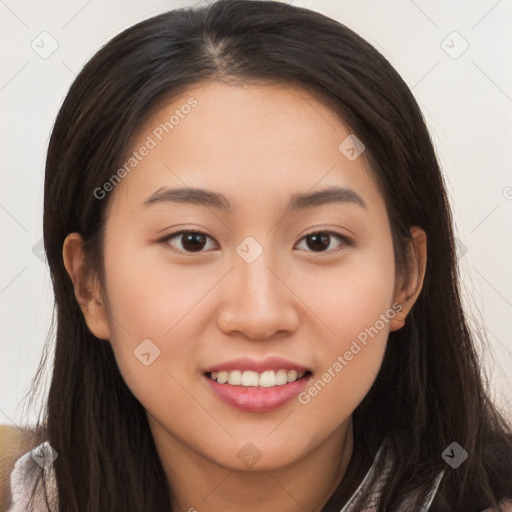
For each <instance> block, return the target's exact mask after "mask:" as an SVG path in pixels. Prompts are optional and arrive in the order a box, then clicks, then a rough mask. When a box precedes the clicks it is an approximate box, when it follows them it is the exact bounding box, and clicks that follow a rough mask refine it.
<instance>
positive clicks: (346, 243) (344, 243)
mask: <svg viewBox="0 0 512 512" xmlns="http://www.w3.org/2000/svg"><path fill="white" fill-rule="evenodd" d="M185 234H194V235H203V236H206V237H207V238H209V239H210V240H213V238H212V237H211V236H209V235H207V234H206V233H203V232H201V231H193V230H181V231H176V232H174V233H170V234H169V235H167V236H165V237H164V238H162V239H161V240H158V242H159V243H163V244H165V245H166V246H167V247H168V248H170V250H171V251H174V252H178V253H184V254H190V255H193V254H203V253H204V252H207V251H202V250H201V251H197V252H193V251H183V250H181V249H174V248H172V247H171V246H170V244H169V241H170V240H172V239H173V238H178V237H179V236H180V235H185ZM312 235H329V236H333V237H336V238H338V239H339V240H341V242H342V244H341V245H342V247H341V248H340V249H336V250H331V251H319V252H315V251H307V252H312V253H313V254H318V255H322V254H329V255H332V254H337V253H340V252H342V251H344V250H345V249H346V247H349V246H351V245H353V244H352V240H350V239H349V238H347V237H346V236H344V235H342V234H340V233H337V232H336V231H330V230H323V231H313V232H311V233H307V234H305V235H304V236H303V237H302V238H301V239H300V241H299V242H301V241H302V240H304V239H305V238H307V237H308V236H312Z"/></svg>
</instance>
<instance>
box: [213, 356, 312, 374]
mask: <svg viewBox="0 0 512 512" xmlns="http://www.w3.org/2000/svg"><path fill="white" fill-rule="evenodd" d="M231 370H241V371H245V370H248V371H253V372H258V373H262V372H265V371H269V370H274V371H277V370H288V371H290V370H295V371H296V372H297V373H301V372H306V371H307V370H308V369H307V368H306V367H305V366H302V365H300V364H296V363H293V362H292V361H289V360H288V359H284V358H282V357H277V356H272V357H267V358H265V359H253V358H250V357H239V358H236V359H231V360H230V361H225V362H224V363H220V364H216V365H214V366H210V367H209V368H206V370H205V373H211V372H221V371H231Z"/></svg>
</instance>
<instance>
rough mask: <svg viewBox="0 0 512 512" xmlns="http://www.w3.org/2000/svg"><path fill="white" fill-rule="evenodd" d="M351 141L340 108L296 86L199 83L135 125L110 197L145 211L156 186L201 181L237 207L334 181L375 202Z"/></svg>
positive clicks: (371, 185) (361, 160)
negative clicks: (349, 146) (336, 109)
mask: <svg viewBox="0 0 512 512" xmlns="http://www.w3.org/2000/svg"><path fill="white" fill-rule="evenodd" d="M350 137H353V135H352V134H351V132H350V129H349V127H348V126H346V124H345V123H344V122H343V121H342V120H341V119H340V118H339V116H338V115H337V114H335V113H334V112H333V111H332V110H331V109H329V108H328V107H326V106H325V105H324V104H323V103H321V102H320V101H319V100H317V99H316V98H315V97H314V96H312V95H311V94H309V93H308V92H307V91H305V90H303V89H301V88H299V87H295V86H292V85H285V84H283V85H249V86H247V85H244V86H241V85H228V84H224V83H219V82H211V83H207V84H204V83H203V84H199V85H198V86H195V87H193V88H191V89H189V90H187V91H185V92H182V93H181V94H180V95H178V96H176V97H175V98H173V99H172V100H171V101H169V102H167V103H165V104H163V105H162V106H161V107H160V108H159V109H157V110H156V111H155V112H154V113H153V114H152V115H151V116H150V117H149V118H148V119H147V120H146V122H145V123H144V124H143V126H142V127H141V128H140V129H139V130H138V133H137V136H136V137H135V138H134V142H133V143H132V145H131V148H130V151H129V154H128V155H127V156H126V162H125V168H126V169H127V170H128V172H126V173H123V174H124V175H125V177H124V178H123V179H122V180H121V181H120V183H119V184H118V185H117V186H116V188H115V190H114V195H115V196H119V198H118V199H116V200H115V201H114V202H116V203H119V204H121V203H126V204H130V205H131V207H142V206H143V204H144V202H145V201H146V200H147V199H148V197H150V196H151V195H152V194H154V193H155V192H156V191H157V190H158V189H159V188H161V187H177V186H179V187H180V188H186V187H200V188H205V189H210V190H219V191H220V190H222V192H223V193H224V195H226V196H228V197H229V198H232V201H231V203H232V204H233V206H234V210H236V209H238V208H239V207H243V206H244V204H248V203H251V202H257V203H258V204H259V205H260V206H261V205H264V204H269V205H270V203H271V202H272V201H278V200H280V201H281V202H282V204H284V201H285V199H287V198H288V197H289V196H290V195H293V194H294V193H301V192H305V191H307V190H312V189H314V188H315V187H316V188H326V187H330V186H338V185H340V186H345V187H350V188H352V189H354V188H355V189H358V190H359V191H361V193H362V194H364V195H366V199H367V201H368V202H370V203H372V202H375V201H379V200H380V199H381V198H380V193H379V191H378V190H377V186H376V183H375V180H374V178H373V176H372V172H371V171H369V169H368V166H367V163H366V160H365V158H364V157H365V155H364V153H363V154H362V155H361V156H360V157H359V158H357V159H355V160H352V159H349V158H347V154H346V152H344V148H345V146H346V143H345V141H347V138H349V141H350ZM120 189H121V190H120ZM111 199H112V200H113V199H114V198H111ZM365 202H366V201H365ZM119 204H118V206H119Z"/></svg>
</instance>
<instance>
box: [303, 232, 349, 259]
mask: <svg viewBox="0 0 512 512" xmlns="http://www.w3.org/2000/svg"><path fill="white" fill-rule="evenodd" d="M333 238H337V239H338V240H339V241H341V243H339V244H338V245H339V246H341V247H340V248H338V249H336V250H329V251H327V250H326V249H328V248H329V246H330V245H331V242H332V239H333ZM302 240H305V242H306V246H307V247H309V248H310V249H313V252H329V253H331V254H332V253H339V252H341V251H343V250H345V249H346V248H347V246H350V245H352V241H351V240H350V239H349V238H347V237H346V236H344V235H341V234H340V233H336V232H335V231H317V232H314V233H309V234H308V235H306V236H304V237H303V238H302V239H301V242H302ZM299 245H300V244H299Z"/></svg>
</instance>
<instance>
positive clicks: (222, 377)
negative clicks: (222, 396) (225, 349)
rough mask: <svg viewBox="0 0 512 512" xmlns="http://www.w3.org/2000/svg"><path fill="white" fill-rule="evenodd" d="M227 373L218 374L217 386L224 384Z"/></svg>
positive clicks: (226, 379)
mask: <svg viewBox="0 0 512 512" xmlns="http://www.w3.org/2000/svg"><path fill="white" fill-rule="evenodd" d="M228 377H229V373H228V372H219V374H218V376H217V382H218V383H219V384H226V382H227V381H228Z"/></svg>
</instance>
